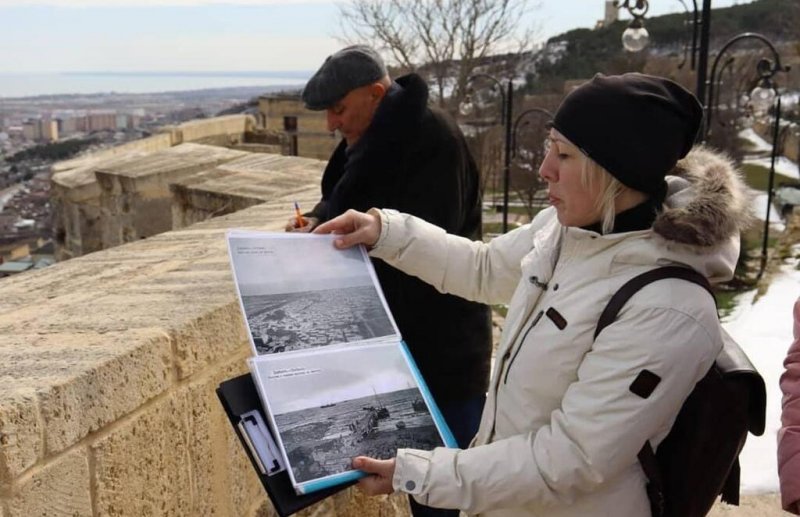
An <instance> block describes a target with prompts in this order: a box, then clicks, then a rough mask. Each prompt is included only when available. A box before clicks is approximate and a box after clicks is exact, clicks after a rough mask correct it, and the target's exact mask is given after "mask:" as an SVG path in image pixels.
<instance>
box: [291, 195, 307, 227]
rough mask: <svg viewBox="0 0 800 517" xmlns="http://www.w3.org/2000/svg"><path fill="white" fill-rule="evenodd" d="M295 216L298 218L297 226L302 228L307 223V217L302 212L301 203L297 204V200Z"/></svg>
mask: <svg viewBox="0 0 800 517" xmlns="http://www.w3.org/2000/svg"><path fill="white" fill-rule="evenodd" d="M294 216H295V217H296V218H297V224H296V226H297V228H302V227H303V226H305V225H306V224H307V223H306V219H305V217H303V214H301V213H300V205H298V204H297V201H295V202H294Z"/></svg>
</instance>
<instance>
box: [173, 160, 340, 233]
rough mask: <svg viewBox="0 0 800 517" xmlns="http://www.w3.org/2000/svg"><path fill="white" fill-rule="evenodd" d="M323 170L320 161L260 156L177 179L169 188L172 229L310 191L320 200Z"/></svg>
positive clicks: (322, 164) (322, 163)
mask: <svg viewBox="0 0 800 517" xmlns="http://www.w3.org/2000/svg"><path fill="white" fill-rule="evenodd" d="M324 168H325V162H323V161H319V160H312V159H308V158H296V157H288V156H279V155H266V154H260V155H250V156H247V157H244V158H239V159H236V160H233V161H230V162H227V163H224V164H222V165H219V166H218V167H215V168H213V169H210V170H207V171H203V172H200V173H197V174H194V175H192V176H189V177H187V178H185V179H182V180H178V181H176V182H174V183H172V184H171V185H170V190H171V192H172V226H173V229H178V228H183V227H186V226H189V225H191V224H194V223H196V222H199V221H202V220H205V219H209V218H211V217H218V216H220V215H225V214H229V213H232V212H236V211H239V210H242V209H245V208H248V207H250V206H253V205H255V204H259V203H263V202H265V201H272V200H275V199H279V198H281V197H296V196H298V195H305V194H306V193H307V190H308V189H309V188H313V190H314V195H315V197H318V196H319V187H318V185H319V181H320V178H321V177H322V171H323V170H324ZM311 185H313V187H311ZM309 208H310V207H309Z"/></svg>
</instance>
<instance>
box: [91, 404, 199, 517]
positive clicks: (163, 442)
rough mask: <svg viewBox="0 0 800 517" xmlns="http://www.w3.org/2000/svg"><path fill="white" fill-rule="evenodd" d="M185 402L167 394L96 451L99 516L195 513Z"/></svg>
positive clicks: (95, 447)
mask: <svg viewBox="0 0 800 517" xmlns="http://www.w3.org/2000/svg"><path fill="white" fill-rule="evenodd" d="M188 414H189V413H188V408H187V406H186V398H185V397H176V396H173V395H167V396H165V397H163V398H161V399H159V400H158V401H155V402H153V403H151V404H149V405H147V406H146V407H144V408H143V409H142V411H141V412H139V413H137V414H136V415H135V416H134V417H133V418H131V419H129V420H126V421H123V422H120V425H118V426H115V427H114V428H112V429H111V430H110V432H109V433H108V434H107V435H106V436H104V437H103V438H101V439H99V440H97V441H96V442H95V443H93V444H92V446H91V453H92V455H93V457H94V472H95V511H96V513H97V514H98V515H115V516H120V517H124V516H136V517H139V516H142V515H158V516H163V517H168V516H177V515H202V514H196V513H193V511H192V509H193V499H194V498H195V497H196V494H193V493H192V488H191V487H192V475H193V474H192V472H191V464H190V461H189V456H190V451H189V443H188V434H187V425H188V424H189V419H188Z"/></svg>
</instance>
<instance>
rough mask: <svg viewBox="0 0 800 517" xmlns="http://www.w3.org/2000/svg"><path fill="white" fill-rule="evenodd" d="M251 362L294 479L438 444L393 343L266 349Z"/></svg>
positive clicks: (309, 478)
mask: <svg viewBox="0 0 800 517" xmlns="http://www.w3.org/2000/svg"><path fill="white" fill-rule="evenodd" d="M251 368H252V369H253V373H255V375H256V378H257V379H258V382H259V384H261V386H262V388H263V389H262V395H263V396H264V397H265V398H266V400H265V405H267V406H268V407H269V413H270V414H271V415H272V417H273V418H274V425H275V427H276V430H277V434H278V437H279V440H280V441H281V446H282V448H283V450H284V451H285V452H286V459H287V460H288V463H289V466H290V468H291V471H292V475H293V478H294V481H295V484H302V483H305V482H308V481H312V480H318V479H321V478H325V477H327V476H332V475H336V474H340V473H342V472H346V471H349V470H352V468H351V466H350V464H351V460H352V459H353V458H354V457H355V456H359V455H366V456H371V457H374V458H383V459H386V458H391V457H393V456H394V455H395V453H396V451H397V449H398V448H415V449H425V450H431V449H433V448H434V447H438V446H443V445H444V442H443V440H442V437H441V435H440V433H439V430H438V428H437V427H436V423H435V422H434V419H433V417H432V415H431V412H430V409H429V407H428V405H427V403H426V402H425V399H424V398H423V396H422V392H421V391H420V390H419V387H418V384H417V381H416V379H415V378H414V375H413V374H412V372H411V369H410V368H409V365H408V363H407V362H406V359H405V356H404V355H403V352H402V351H401V349H400V347H398V346H397V345H396V344H374V345H368V346H364V347H359V348H338V349H329V350H319V349H317V350H315V351H314V353H297V354H280V355H272V356H270V357H262V358H259V359H257V360H255V361H253V362H252V363H251Z"/></svg>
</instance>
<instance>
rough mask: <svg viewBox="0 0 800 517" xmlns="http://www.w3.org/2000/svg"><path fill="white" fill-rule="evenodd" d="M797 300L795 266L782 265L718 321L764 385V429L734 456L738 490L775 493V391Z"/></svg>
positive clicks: (799, 273) (799, 276)
mask: <svg viewBox="0 0 800 517" xmlns="http://www.w3.org/2000/svg"><path fill="white" fill-rule="evenodd" d="M798 296H800V270H798V269H797V263H796V262H794V263H791V264H785V265H783V266H782V267H781V269H780V272H779V273H776V275H775V276H774V277H773V279H772V283H771V284H770V286H769V289H768V290H767V292H766V294H765V295H763V296H761V297H759V298H758V300H756V301H755V302H753V299H754V298H755V291H750V292H747V293H744V294H742V295H740V296H739V297H738V298H737V302H738V305H737V309H736V310H734V311H733V312H732V313H731V314H730V315H728V316H727V317H726V318H725V320H724V321H723V327H725V329H726V330H727V331H728V332H729V333H730V334H731V335H732V336H733V337H734V338H735V339H736V341H737V342H738V343H739V344H740V345H741V346H742V348H743V349H744V351H745V352H746V353H747V355H748V356H749V357H750V360H751V361H752V362H753V364H754V365H755V367H756V368H757V369H758V371H759V372H760V373H761V376H762V377H764V382H765V383H766V385H767V422H766V423H767V425H766V431H765V432H764V435H763V436H758V437H756V436H753V435H749V436H748V438H747V443H746V444H745V447H744V450H743V451H742V454H741V456H740V458H741V463H742V483H741V486H742V492H743V493H764V492H777V491H778V466H777V442H776V440H777V433H778V428H779V427H780V415H781V391H780V386H779V385H778V381H779V379H780V376H781V374H782V373H783V359H784V357H785V356H786V352H787V350H788V349H789V345H790V344H791V342H792V307H793V306H794V302H795V300H797V298H798Z"/></svg>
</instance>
